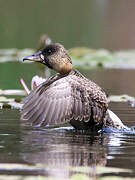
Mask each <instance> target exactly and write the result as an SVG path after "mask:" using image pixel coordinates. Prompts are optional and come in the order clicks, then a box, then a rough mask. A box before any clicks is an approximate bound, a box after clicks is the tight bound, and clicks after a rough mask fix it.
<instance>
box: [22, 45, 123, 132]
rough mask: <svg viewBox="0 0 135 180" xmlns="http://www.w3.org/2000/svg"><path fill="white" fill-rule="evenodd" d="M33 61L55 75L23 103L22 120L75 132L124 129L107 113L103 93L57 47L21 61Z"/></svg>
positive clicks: (120, 123)
mask: <svg viewBox="0 0 135 180" xmlns="http://www.w3.org/2000/svg"><path fill="white" fill-rule="evenodd" d="M26 60H28V61H34V62H38V63H41V64H43V65H45V66H47V67H48V68H50V69H53V70H54V71H56V72H57V73H56V74H55V75H54V76H52V77H49V78H48V79H47V80H46V81H45V82H43V83H41V84H40V85H39V86H38V87H36V88H35V89H33V90H32V91H31V92H30V93H29V95H28V96H27V97H25V98H24V100H23V101H22V103H23V107H22V111H21V120H22V121H24V122H27V123H29V124H31V125H32V126H36V127H44V126H46V127H53V126H57V125H60V126H61V125H64V124H67V123H69V124H71V126H73V127H74V128H75V129H77V130H90V131H99V130H101V129H102V128H103V127H104V128H106V127H114V128H117V129H121V128H123V129H124V128H126V126H124V125H123V123H122V122H121V120H120V119H119V118H118V117H117V116H116V119H117V120H116V121H114V120H113V118H112V117H114V116H115V114H114V113H113V112H112V111H111V110H109V109H108V100H107V96H106V93H105V92H104V91H103V89H102V88H101V87H100V86H98V85H97V84H96V83H94V82H93V81H91V80H89V79H87V78H86V77H85V76H83V75H82V74H81V73H80V72H79V71H78V70H76V69H74V68H73V65H72V60H71V57H70V56H69V54H68V51H67V50H66V49H65V48H64V46H63V45H62V44H60V43H53V44H49V45H47V46H45V47H44V48H43V49H42V50H40V51H38V52H36V53H35V54H33V55H30V56H27V57H24V58H23V61H26Z"/></svg>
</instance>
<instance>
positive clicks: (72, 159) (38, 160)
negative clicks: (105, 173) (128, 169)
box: [21, 130, 107, 177]
mask: <svg viewBox="0 0 135 180" xmlns="http://www.w3.org/2000/svg"><path fill="white" fill-rule="evenodd" d="M22 138H23V144H24V147H23V148H22V149H23V152H22V154H21V155H22V157H23V159H24V160H25V161H26V162H27V163H32V164H42V165H43V167H44V169H45V170H46V169H48V168H49V171H48V172H47V173H48V174H47V175H48V176H55V177H69V176H70V175H71V174H72V173H73V171H72V170H73V168H74V167H78V166H83V167H91V168H90V171H89V173H88V174H89V175H90V176H93V175H94V174H95V173H96V172H95V167H96V166H97V165H99V166H105V165H106V159H107V158H106V157H107V149H106V147H105V146H104V145H105V144H106V143H107V140H106V138H105V137H103V136H102V135H91V134H80V132H79V133H78V132H73V131H66V132H57V131H52V130H32V131H25V132H24V133H23V137H22Z"/></svg>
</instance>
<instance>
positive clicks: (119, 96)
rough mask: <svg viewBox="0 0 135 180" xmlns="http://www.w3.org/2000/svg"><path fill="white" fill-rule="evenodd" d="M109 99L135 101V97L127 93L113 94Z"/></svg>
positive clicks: (112, 100) (113, 100)
mask: <svg viewBox="0 0 135 180" xmlns="http://www.w3.org/2000/svg"><path fill="white" fill-rule="evenodd" d="M108 100H109V101H111V102H129V101H130V102H135V98H134V97H132V96H129V95H127V94H123V95H112V96H109V97H108Z"/></svg>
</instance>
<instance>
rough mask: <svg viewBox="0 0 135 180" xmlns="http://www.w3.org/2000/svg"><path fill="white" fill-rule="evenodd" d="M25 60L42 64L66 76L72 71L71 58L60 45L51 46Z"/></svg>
mask: <svg viewBox="0 0 135 180" xmlns="http://www.w3.org/2000/svg"><path fill="white" fill-rule="evenodd" d="M25 60H29V61H36V62H40V63H42V64H45V65H46V66H48V67H49V68H51V69H54V70H55V71H57V72H59V73H60V74H66V73H69V72H70V71H71V70H72V61H71V58H70V57H69V55H68V52H67V51H66V49H65V48H64V46H62V45H61V44H59V43H55V44H50V45H48V46H46V47H45V48H44V49H42V50H41V51H39V52H37V53H35V54H33V55H31V56H27V57H25V58H24V59H23V61H25Z"/></svg>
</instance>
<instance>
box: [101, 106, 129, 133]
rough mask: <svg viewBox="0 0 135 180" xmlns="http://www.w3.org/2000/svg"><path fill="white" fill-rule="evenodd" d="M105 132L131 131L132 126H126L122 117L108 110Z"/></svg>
mask: <svg viewBox="0 0 135 180" xmlns="http://www.w3.org/2000/svg"><path fill="white" fill-rule="evenodd" d="M103 131H105V132H129V131H131V128H129V127H127V126H125V125H124V124H123V123H122V121H121V120H120V118H119V117H118V116H117V115H116V114H115V113H114V112H112V111H111V110H109V109H108V110H107V112H106V117H105V122H104V126H103Z"/></svg>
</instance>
